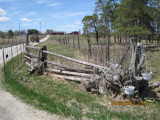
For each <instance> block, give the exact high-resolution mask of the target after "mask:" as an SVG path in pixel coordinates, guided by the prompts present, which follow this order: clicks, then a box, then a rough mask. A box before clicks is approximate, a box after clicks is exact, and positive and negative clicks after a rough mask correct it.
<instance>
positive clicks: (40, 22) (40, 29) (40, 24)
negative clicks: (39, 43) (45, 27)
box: [39, 22, 41, 33]
mask: <svg viewBox="0 0 160 120" xmlns="http://www.w3.org/2000/svg"><path fill="white" fill-rule="evenodd" d="M39 33H41V22H40V23H39Z"/></svg>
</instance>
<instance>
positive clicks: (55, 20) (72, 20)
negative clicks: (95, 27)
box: [0, 0, 97, 32]
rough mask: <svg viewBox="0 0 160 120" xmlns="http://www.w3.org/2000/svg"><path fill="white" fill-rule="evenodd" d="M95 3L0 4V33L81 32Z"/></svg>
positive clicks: (22, 0) (23, 0) (26, 0)
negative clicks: (33, 31)
mask: <svg viewBox="0 0 160 120" xmlns="http://www.w3.org/2000/svg"><path fill="white" fill-rule="evenodd" d="M96 1H97V0H0V31H5V32H6V31H8V30H10V29H11V30H19V23H20V29H21V30H27V29H37V30H40V23H41V32H45V31H46V29H53V30H55V31H65V32H72V31H79V30H80V31H82V27H83V25H82V24H81V21H82V19H83V17H84V16H86V15H92V14H93V11H94V8H95V2H96Z"/></svg>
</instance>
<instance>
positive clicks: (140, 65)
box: [137, 54, 145, 72]
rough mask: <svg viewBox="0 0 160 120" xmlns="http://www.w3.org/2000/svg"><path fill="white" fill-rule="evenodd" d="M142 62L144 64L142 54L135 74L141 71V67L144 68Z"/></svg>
mask: <svg viewBox="0 0 160 120" xmlns="http://www.w3.org/2000/svg"><path fill="white" fill-rule="evenodd" d="M144 62H145V55H144V54H143V55H142V57H141V60H140V62H139V64H138V66H137V72H139V71H140V69H141V68H142V67H144Z"/></svg>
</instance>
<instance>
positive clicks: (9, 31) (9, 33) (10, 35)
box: [7, 30, 14, 38]
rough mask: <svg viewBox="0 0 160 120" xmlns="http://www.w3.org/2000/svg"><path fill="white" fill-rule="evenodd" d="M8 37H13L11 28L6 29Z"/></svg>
mask: <svg viewBox="0 0 160 120" xmlns="http://www.w3.org/2000/svg"><path fill="white" fill-rule="evenodd" d="M7 34H8V37H9V38H13V37H14V33H13V31H12V30H8V33H7Z"/></svg>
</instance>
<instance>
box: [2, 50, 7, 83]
mask: <svg viewBox="0 0 160 120" xmlns="http://www.w3.org/2000/svg"><path fill="white" fill-rule="evenodd" d="M3 65H4V79H5V81H6V82H7V76H6V62H5V55H4V47H3Z"/></svg>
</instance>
